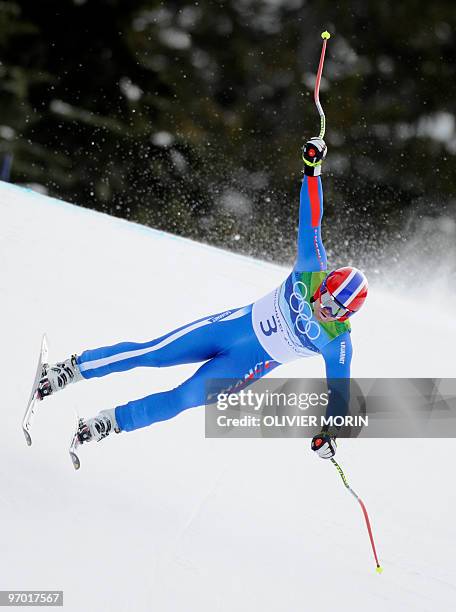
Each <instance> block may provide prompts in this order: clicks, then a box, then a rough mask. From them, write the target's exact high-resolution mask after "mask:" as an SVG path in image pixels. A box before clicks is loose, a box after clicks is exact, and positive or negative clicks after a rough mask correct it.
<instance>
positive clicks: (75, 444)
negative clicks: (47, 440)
mask: <svg viewBox="0 0 456 612" xmlns="http://www.w3.org/2000/svg"><path fill="white" fill-rule="evenodd" d="M76 416H77V415H76ZM83 424H84V421H83V420H82V419H80V418H79V417H78V416H77V426H76V431H75V433H74V434H73V437H72V438H71V443H70V450H69V452H70V459H71V462H72V463H73V467H74V469H75V470H79V468H80V467H81V462H80V461H79V455H78V449H79V447H80V446H81V441H80V439H79V430H80V428H81V426H82V425H83Z"/></svg>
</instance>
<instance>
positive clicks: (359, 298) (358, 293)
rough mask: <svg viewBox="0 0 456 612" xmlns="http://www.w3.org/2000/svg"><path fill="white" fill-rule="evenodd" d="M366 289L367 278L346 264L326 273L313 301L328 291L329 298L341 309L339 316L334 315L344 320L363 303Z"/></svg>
mask: <svg viewBox="0 0 456 612" xmlns="http://www.w3.org/2000/svg"><path fill="white" fill-rule="evenodd" d="M367 289H368V285H367V278H366V277H365V275H364V274H363V272H361V270H358V269H357V268H352V267H351V266H346V267H345V268H338V269H337V270H333V271H332V272H330V273H329V274H328V276H327V277H326V278H325V280H324V281H323V282H322V283H321V285H320V286H319V288H318V289H317V291H316V292H315V295H314V297H313V301H315V300H317V299H318V298H320V297H321V296H322V295H323V294H325V293H329V295H330V296H331V299H332V300H333V301H334V302H335V303H336V304H337V305H338V306H339V307H340V310H341V316H340V317H339V316H337V315H335V316H336V317H337V319H338V320H339V321H345V320H346V319H348V317H351V315H352V314H354V313H355V312H357V311H358V310H359V309H360V308H361V306H362V305H363V304H364V300H365V299H366V297H367Z"/></svg>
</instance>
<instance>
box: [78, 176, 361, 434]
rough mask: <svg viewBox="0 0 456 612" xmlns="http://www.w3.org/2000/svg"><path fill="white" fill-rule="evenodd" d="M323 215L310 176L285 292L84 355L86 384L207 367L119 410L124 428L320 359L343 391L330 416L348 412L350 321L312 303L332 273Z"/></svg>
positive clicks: (331, 382) (317, 181)
mask: <svg viewBox="0 0 456 612" xmlns="http://www.w3.org/2000/svg"><path fill="white" fill-rule="evenodd" d="M322 216H323V190H322V184H321V178H320V177H309V176H304V179H303V182H302V187H301V195H300V209H299V230H298V256H297V260H296V263H295V265H294V268H293V270H292V272H291V273H290V275H289V276H288V277H287V278H286V279H285V281H284V282H283V283H282V284H281V285H280V287H278V288H277V289H275V290H274V291H273V292H271V293H269V294H268V295H266V296H264V297H263V298H261V299H259V300H257V301H256V302H255V303H254V304H250V305H248V306H244V307H241V308H233V309H230V310H226V311H224V312H222V313H218V314H215V315H210V316H208V317H203V318H202V319H198V320H197V321H193V322H192V323H189V324H187V325H184V326H182V327H179V328H178V329H176V330H174V331H172V332H169V333H167V334H165V335H164V336H161V337H160V338H156V339H154V340H150V341H149V342H143V343H135V342H122V343H120V344H116V345H114V346H108V347H103V348H98V349H93V350H87V351H84V352H83V353H82V355H80V356H79V357H78V358H77V362H78V365H79V369H80V371H81V374H82V376H83V377H84V378H87V379H88V378H95V377H101V376H106V375H107V374H111V373H113V372H122V371H125V370H130V369H132V368H137V367H140V366H147V367H167V366H173V365H179V364H184V363H201V362H204V363H202V365H201V366H200V367H199V368H198V369H197V370H196V372H195V373H194V374H193V376H191V377H190V378H189V379H188V380H186V381H185V382H183V383H182V384H181V385H179V386H178V387H176V388H174V389H171V390H169V391H164V392H161V393H154V394H152V395H149V396H147V397H145V398H142V399H138V400H135V401H131V402H129V403H128V404H125V405H123V406H118V407H117V408H116V411H115V414H116V420H117V424H118V425H119V428H120V429H121V430H123V431H132V430H134V429H138V428H140V427H145V426H147V425H151V424H152V423H156V422H158V421H164V420H166V419H170V418H172V417H174V416H176V415H177V414H179V413H180V412H182V411H183V410H186V409H187V408H192V407H195V406H201V405H203V404H204V403H205V401H206V393H207V390H206V382H207V381H208V380H212V379H222V378H224V379H235V380H239V381H246V380H249V379H253V378H260V377H261V376H263V375H264V374H267V373H268V372H270V371H271V370H272V369H273V368H275V367H277V366H278V365H280V364H282V363H286V362H287V361H291V360H293V359H297V358H301V357H310V356H314V355H318V354H321V355H322V356H323V359H324V360H325V364H326V375H327V378H328V386H329V388H330V389H331V388H333V389H334V391H337V393H333V394H331V395H330V401H329V405H328V409H327V412H326V416H336V415H343V414H345V411H346V401H347V399H348V392H349V391H348V390H349V377H350V361H351V356H352V347H351V340H350V333H349V332H350V324H349V322H348V321H345V322H338V321H337V322H330V323H321V322H319V321H318V320H317V319H316V318H315V317H314V316H313V311H312V306H311V301H310V300H311V298H312V296H313V294H314V293H315V291H316V290H317V289H318V287H319V285H320V284H321V282H322V281H323V280H324V278H325V277H326V274H327V271H326V270H327V263H326V253H325V249H324V246H323V243H322V240H321V219H322ZM336 398H338V399H336ZM341 398H342V400H343V401H342V405H341V401H340V400H341Z"/></svg>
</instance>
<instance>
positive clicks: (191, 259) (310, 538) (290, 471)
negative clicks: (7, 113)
mask: <svg viewBox="0 0 456 612" xmlns="http://www.w3.org/2000/svg"><path fill="white" fill-rule="evenodd" d="M0 255H1V259H0V261H1V275H0V297H1V308H2V323H3V325H2V332H1V333H2V348H3V350H2V352H1V369H0V371H1V380H2V416H3V419H2V444H1V450H0V479H1V486H0V495H1V510H0V512H1V522H0V538H1V544H2V554H1V557H0V589H63V590H64V593H65V594H64V598H65V605H64V609H65V610H67V611H68V612H69V611H72V612H73V611H74V612H79V611H81V610H84V611H100V610H110V611H113V612H117V611H119V612H120V611H127V610H128V611H132V610H134V611H135V612H143V611H144V612H145V611H147V612H149V611H150V610H157V611H159V612H206V611H207V612H209V611H210V612H216V611H220V612H222V611H223V612H225V611H226V612H233V610H236V611H237V612H244V611H245V612H252V611H258V612H283V611H285V610H286V611H287V612H290V611H299V612H301V611H303V610H320V609H322V607H323V608H324V609H333V608H334V610H336V611H337V612H358V611H359V612H361V611H363V612H364V611H365V610H369V612H384V611H385V610H388V611H389V612H392V611H396V610H397V611H398V612H399V611H400V612H406V611H413V612H419V611H423V612H424V611H429V612H430V611H432V612H434V611H435V610H444V611H447V610H448V611H449V610H453V609H456V577H455V571H454V570H455V565H454V543H455V540H456V529H455V516H456V494H455V487H454V471H453V464H454V453H455V450H456V444H455V441H454V440H453V439H449V440H341V441H340V443H339V449H338V454H337V458H338V459H339V461H340V463H341V464H342V466H343V467H344V469H345V470H346V473H347V475H348V477H349V481H350V483H351V485H352V486H353V488H354V489H355V490H356V491H357V492H358V493H359V494H360V495H361V497H362V498H363V499H364V501H365V503H366V505H367V508H368V510H369V513H370V516H371V519H372V523H373V527H374V532H375V536H376V541H377V548H378V552H379V555H380V557H381V561H382V564H383V566H384V573H383V574H382V575H377V574H376V572H375V565H374V562H373V559H372V557H371V550H370V545H369V541H368V537H367V533H366V529H365V526H364V522H363V517H362V514H361V510H360V508H359V506H358V504H357V503H356V501H355V500H354V499H353V498H352V496H351V495H349V493H348V492H347V491H346V490H345V488H344V486H343V484H342V482H341V481H340V479H339V476H338V475H337V473H336V471H335V470H334V468H333V466H332V465H331V464H330V463H329V462H325V461H323V460H320V459H318V458H317V457H315V456H314V454H313V453H312V452H311V451H310V449H309V443H308V441H307V440H299V439H259V440H230V439H224V440H214V439H205V437H204V411H203V409H202V408H196V409H192V410H188V411H186V412H184V413H183V414H181V415H180V416H178V417H177V418H175V419H174V420H171V421H168V422H164V423H160V424H156V425H154V426H152V427H150V428H146V429H143V430H140V431H136V432H132V433H126V434H122V435H119V436H113V437H112V438H109V439H107V440H105V441H103V442H102V443H100V444H93V445H86V446H85V447H83V448H82V449H81V462H82V467H81V469H80V471H79V472H75V471H74V470H73V468H72V465H71V462H70V459H69V457H68V444H69V439H70V436H71V433H72V431H73V427H74V424H75V412H74V411H75V409H77V410H78V411H79V413H80V414H81V415H83V416H89V415H93V414H95V413H97V412H98V411H99V410H101V409H105V408H110V407H113V406H116V405H119V404H123V403H125V402H126V401H128V400H130V399H135V398H138V397H142V396H144V395H149V394H150V393H152V392H154V391H159V390H164V389H167V388H170V387H173V386H175V385H176V384H178V382H179V381H181V380H182V379H183V378H184V377H186V376H187V375H189V374H190V373H191V372H192V371H193V369H194V366H181V367H174V368H169V369H147V368H145V369H138V370H135V371H131V372H128V373H123V374H117V375H113V376H111V377H106V378H104V379H99V380H92V381H88V382H87V383H80V384H78V385H75V386H74V387H73V388H70V389H69V390H66V391H65V392H64V393H61V394H57V395H56V396H54V397H51V398H49V399H48V400H47V401H46V402H45V403H43V404H42V405H41V406H40V408H39V413H38V414H37V417H36V420H35V426H34V431H33V439H34V441H33V445H32V447H31V448H27V447H26V444H25V440H24V436H23V433H22V431H21V420H22V416H23V412H24V408H25V404H26V401H27V399H28V395H29V391H30V385H31V383H32V379H33V375H34V370H35V366H36V360H37V356H38V351H39V346H40V340H41V335H42V333H43V332H44V331H45V332H46V333H47V335H48V339H49V344H50V359H51V361H57V360H59V359H64V358H66V357H68V356H69V355H70V354H72V353H80V352H81V351H82V350H84V349H85V348H95V347H97V346H102V345H106V344H114V343H116V342H119V341H123V340H134V341H144V340H148V339H152V338H154V337H156V336H159V335H161V334H163V333H164V332H166V331H168V330H170V329H173V328H174V327H177V326H179V325H181V324H183V323H186V322H188V321H191V320H192V319H196V318H199V317H201V316H203V315H205V314H209V313H212V312H218V311H222V310H224V309H226V308H227V307H230V306H240V305H243V304H246V303H249V302H250V301H253V300H254V299H256V298H258V297H259V296H261V295H262V294H264V293H266V292H267V291H269V290H270V289H272V288H273V287H274V286H276V285H277V284H279V283H280V282H281V280H282V279H283V278H284V277H285V275H286V273H287V271H286V270H285V269H283V268H280V267H277V266H274V265H270V264H267V263H264V262H260V261H254V260H251V259H247V258H244V257H240V256H237V255H233V254H231V253H227V252H224V251H221V250H218V249H214V248H211V247H208V246H206V245H202V244H197V243H194V242H191V241H189V240H184V239H181V238H176V237H173V236H170V235H168V234H164V233H161V232H157V231H154V230H151V229H148V228H145V227H142V226H139V225H135V224H132V223H127V222H125V221H120V220H118V219H113V218H111V217H108V216H105V215H102V214H99V213H95V212H92V211H88V210H85V209H82V208H79V207H76V206H72V205H69V204H65V203H63V202H59V201H57V200H53V199H50V198H47V197H44V196H42V195H39V194H37V193H34V192H32V191H27V190H24V189H20V188H17V187H14V186H12V185H8V184H1V185H0ZM441 310H442V309H441V308H439V307H438V305H436V303H431V302H430V303H429V304H428V303H425V302H419V303H417V301H416V300H415V299H412V298H411V297H410V296H409V295H408V294H404V295H402V296H394V295H392V294H391V293H390V292H388V291H386V290H385V289H382V285H381V284H378V285H377V286H376V285H375V284H372V285H371V291H370V296H369V300H368V304H367V305H366V307H365V309H364V311H363V312H362V313H360V314H359V315H358V316H357V317H356V318H355V319H354V322H353V323H354V324H353V342H354V348H355V353H354V359H353V373H354V374H355V375H356V376H416V377H418V376H440V377H444V376H452V375H454V346H455V344H456V327H455V323H454V321H452V320H451V319H450V317H448V316H445V314H444V312H441ZM323 372H324V369H323V362H322V360H320V359H319V358H315V359H308V360H302V361H298V362H295V363H292V364H289V365H287V366H284V367H283V368H279V369H278V370H276V371H275V373H274V375H275V376H302V375H303V376H311V375H323ZM325 602H326V603H325Z"/></svg>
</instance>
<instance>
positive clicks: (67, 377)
mask: <svg viewBox="0 0 456 612" xmlns="http://www.w3.org/2000/svg"><path fill="white" fill-rule="evenodd" d="M78 380H82V374H81V372H80V371H79V367H78V364H77V361H76V355H72V356H71V357H70V358H69V359H67V360H66V361H63V362H60V363H56V364H54V365H49V364H47V363H44V364H43V368H42V371H41V379H40V382H39V383H38V389H37V392H38V398H39V399H40V400H42V399H44V398H45V397H47V396H48V395H52V394H53V393H56V391H61V390H62V389H64V388H65V387H66V386H67V385H69V384H70V383H74V382H77V381H78Z"/></svg>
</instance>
